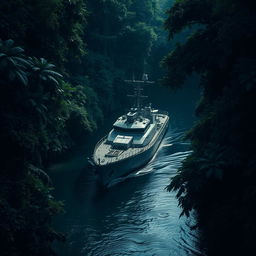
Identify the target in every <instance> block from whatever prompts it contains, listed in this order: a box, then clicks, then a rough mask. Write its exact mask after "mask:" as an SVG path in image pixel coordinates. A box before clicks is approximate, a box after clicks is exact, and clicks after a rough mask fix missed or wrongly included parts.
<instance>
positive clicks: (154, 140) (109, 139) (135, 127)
mask: <svg viewBox="0 0 256 256" xmlns="http://www.w3.org/2000/svg"><path fill="white" fill-rule="evenodd" d="M126 82H128V83H131V84H133V85H134V94H133V95H128V96H130V97H132V98H134V106H133V107H132V108H131V109H130V111H129V112H128V113H127V114H125V115H123V116H121V117H119V118H118V119H117V120H116V122H115V123H114V124H113V129H112V130H111V131H110V132H109V133H108V134H107V135H106V136H105V137H104V138H102V139H101V140H100V141H99V142H98V143H97V145H96V146H95V150H94V154H93V162H94V165H95V167H96V171H97V173H98V174H99V177H100V181H101V183H102V184H103V185H108V184H109V183H110V182H111V181H112V180H113V179H115V178H118V177H122V176H124V175H127V174H128V173H130V172H132V171H133V170H135V169H138V168H139V167H141V166H143V165H145V164H146V163H147V162H148V161H149V160H150V159H151V158H152V157H153V155H154V154H155V152H156V150H157V148H158V147H159V145H160V142H161V140H162V138H163V136H164V134H165V132H166V130H167V127H168V123H169V116H168V113H167V112H164V111H159V110H157V109H153V108H152V107H151V104H149V105H148V106H145V107H143V106H142V99H143V98H145V97H146V96H144V95H142V91H143V88H142V86H143V85H146V84H150V83H153V82H151V81H148V76H147V74H144V75H143V78H142V80H134V79H133V80H127V81H126Z"/></svg>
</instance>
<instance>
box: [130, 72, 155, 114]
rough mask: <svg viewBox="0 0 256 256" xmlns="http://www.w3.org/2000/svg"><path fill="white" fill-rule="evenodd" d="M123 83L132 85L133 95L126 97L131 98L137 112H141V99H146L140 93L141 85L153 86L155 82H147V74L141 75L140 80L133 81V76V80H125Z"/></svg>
mask: <svg viewBox="0 0 256 256" xmlns="http://www.w3.org/2000/svg"><path fill="white" fill-rule="evenodd" d="M125 82H127V83H130V84H133V85H134V94H133V95H127V96H128V97H132V98H134V99H135V106H136V108H137V111H138V112H140V111H141V107H142V103H141V102H142V99H143V98H147V97H148V96H145V95H142V91H143V88H142V87H143V85H145V84H153V83H155V82H153V81H149V80H148V75H147V74H145V73H144V74H143V75H142V80H135V79H134V75H133V79H132V80H125Z"/></svg>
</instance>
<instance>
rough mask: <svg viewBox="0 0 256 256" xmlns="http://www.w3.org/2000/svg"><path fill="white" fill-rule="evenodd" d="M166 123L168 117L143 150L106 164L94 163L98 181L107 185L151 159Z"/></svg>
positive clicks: (161, 137)
mask: <svg viewBox="0 0 256 256" xmlns="http://www.w3.org/2000/svg"><path fill="white" fill-rule="evenodd" d="M168 123H169V119H168V120H167V122H166V123H165V124H164V125H163V127H162V129H161V131H159V134H158V136H157V137H156V138H155V139H154V141H153V142H152V145H151V146H150V147H148V148H147V149H146V150H145V151H143V152H141V153H139V154H136V155H134V156H132V157H130V158H126V159H123V160H120V161H117V162H114V163H110V164H107V165H98V164H95V165H96V172H97V174H98V175H99V180H100V183H102V184H103V185H104V186H107V185H108V184H109V183H110V182H111V181H112V180H114V179H116V178H119V177H122V176H125V175H127V174H129V173H131V172H133V171H135V170H137V169H139V168H140V167H143V166H145V165H146V164H147V163H148V162H149V161H150V160H151V159H152V157H153V156H154V155H155V153H156V151H157V149H158V148H159V146H160V143H161V141H162V139H163V137H164V135H165V133H166V131H167V129H168ZM150 144H151V143H150Z"/></svg>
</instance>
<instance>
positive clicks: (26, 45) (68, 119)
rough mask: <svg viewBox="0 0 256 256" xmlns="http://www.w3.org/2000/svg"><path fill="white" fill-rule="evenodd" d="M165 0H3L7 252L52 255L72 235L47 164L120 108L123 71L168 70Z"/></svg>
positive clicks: (2, 233) (2, 225)
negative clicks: (54, 220) (65, 230)
mask: <svg viewBox="0 0 256 256" xmlns="http://www.w3.org/2000/svg"><path fill="white" fill-rule="evenodd" d="M167 2H169V1H160V0H159V1H157V0H155V1H153V0H33V1H32V0H2V1H1V2H0V13H1V15H0V39H1V40H0V106H1V107H0V118H1V126H0V142H1V146H2V150H1V152H2V153H1V155H0V160H1V171H0V241H1V245H2V247H1V255H8V256H10V255H16V256H17V255H34V256H36V255H52V254H54V251H53V250H52V249H51V243H52V242H53V241H54V240H56V239H58V240H63V239H64V238H63V236H62V235H61V234H59V233H57V232H56V231H54V230H53V229H52V228H51V217H52V216H53V215H55V214H57V213H59V212H60V211H62V209H63V205H62V203H61V202H56V201H55V200H54V198H53V197H52V196H51V190H52V186H54V184H51V181H50V179H49V177H48V175H47V172H46V171H45V170H46V169H45V167H46V165H47V163H48V162H49V159H51V158H52V156H54V155H56V154H60V153H62V152H63V151H65V150H67V149H69V148H71V147H73V146H75V145H77V144H79V143H86V138H88V135H90V133H91V132H93V131H94V130H95V129H97V126H98V125H100V124H101V122H102V121H103V120H104V118H105V117H106V116H108V115H109V114H110V113H112V112H113V111H117V112H118V111H119V109H120V108H121V107H122V106H123V105H122V104H124V100H123V99H124V95H126V92H127V90H128V88H127V86H126V85H125V84H124V82H123V80H124V78H131V77H132V75H133V74H134V76H135V77H136V78H140V75H141V73H142V72H143V71H145V70H146V71H148V72H152V75H153V78H154V79H158V78H159V77H160V73H161V71H160V67H159V64H158V63H159V61H160V60H161V58H162V56H163V55H165V54H166V53H167V52H168V51H169V46H167V44H166V42H165V33H163V32H162V29H161V26H162V23H163V20H164V12H163V8H165V7H166V4H167ZM122 108H123V107H122Z"/></svg>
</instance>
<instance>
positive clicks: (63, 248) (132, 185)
mask: <svg viewBox="0 0 256 256" xmlns="http://www.w3.org/2000/svg"><path fill="white" fill-rule="evenodd" d="M156 90H157V92H158V95H160V96H158V98H156V99H153V100H152V102H156V103H157V104H158V105H157V104H155V105H157V106H160V107H161V108H162V109H164V110H169V112H170V115H171V118H172V119H171V125H170V128H169V130H168V132H167V134H166V136H165V138H164V140H163V142H162V144H161V146H160V148H159V150H158V152H157V154H156V155H155V157H154V159H153V160H152V161H151V162H150V163H149V164H148V165H147V166H146V167H144V168H143V169H141V170H138V171H137V172H134V173H132V174H131V175H129V176H128V177H126V178H125V179H122V180H118V181H115V182H114V183H116V184H113V186H111V187H110V188H108V189H107V190H102V189H100V188H99V187H98V185H97V183H96V181H95V176H94V174H93V173H92V172H91V171H90V169H89V168H86V167H85V166H86V157H87V156H90V154H91V153H92V152H93V147H94V144H95V143H96V141H97V140H98V139H99V138H100V136H101V135H103V134H105V133H107V132H108V130H109V129H110V127H109V126H108V125H106V127H104V128H103V129H101V132H100V133H102V134H97V135H95V137H94V138H93V139H92V141H91V142H90V143H88V145H85V146H84V147H83V148H81V149H80V150H78V151H77V152H76V153H75V154H74V155H73V156H72V157H69V158H67V159H66V161H62V162H60V163H56V164H54V165H53V166H51V168H50V174H51V177H52V179H53V183H54V186H55V192H54V193H55V197H56V198H57V199H58V200H63V201H64V203H65V209H66V212H65V213H64V214H63V215H61V216H59V217H58V218H56V220H55V226H56V227H57V229H58V230H60V231H62V232H64V233H65V234H66V237H67V242H66V243H65V244H58V245H56V250H57V252H58V253H59V255H61V256H71V255H72V256H82V255H83V256H87V255H88V256H117V255H120V256H126V255H127V256H128V255H129V256H130V255H133V256H153V255H154V256H175V255H177V256H183V255H184V256H185V255H204V253H203V252H202V251H200V249H199V233H198V231H196V230H193V231H192V230H191V228H190V227H191V226H193V225H194V224H195V221H194V218H193V216H192V217H190V218H186V217H181V218H179V215H180V213H181V209H180V208H179V207H178V202H177V199H176V198H175V193H173V192H171V193H169V192H167V191H166V190H165V187H166V186H167V185H168V184H169V182H170V178H171V177H172V176H174V175H175V174H176V172H177V169H178V168H179V167H180V166H181V163H182V161H183V160H184V159H185V158H186V157H187V156H188V155H189V154H190V145H189V143H188V142H184V141H183V140H182V137H183V135H184V132H185V131H186V130H187V129H188V128H190V127H191V125H192V122H193V120H194V117H193V111H194V105H195V102H196V100H198V89H197V90H195V89H190V91H189V92H187V91H185V92H180V93H179V94H175V95H176V96H175V95H174V96H170V95H169V94H170V92H168V93H167V90H166V89H165V88H160V89H156ZM154 93H155V92H154V90H152V95H154ZM188 98H189V99H190V102H187V101H186V100H187V99H188ZM191 98H192V100H191ZM180 106H182V107H180ZM110 123H111V122H110Z"/></svg>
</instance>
